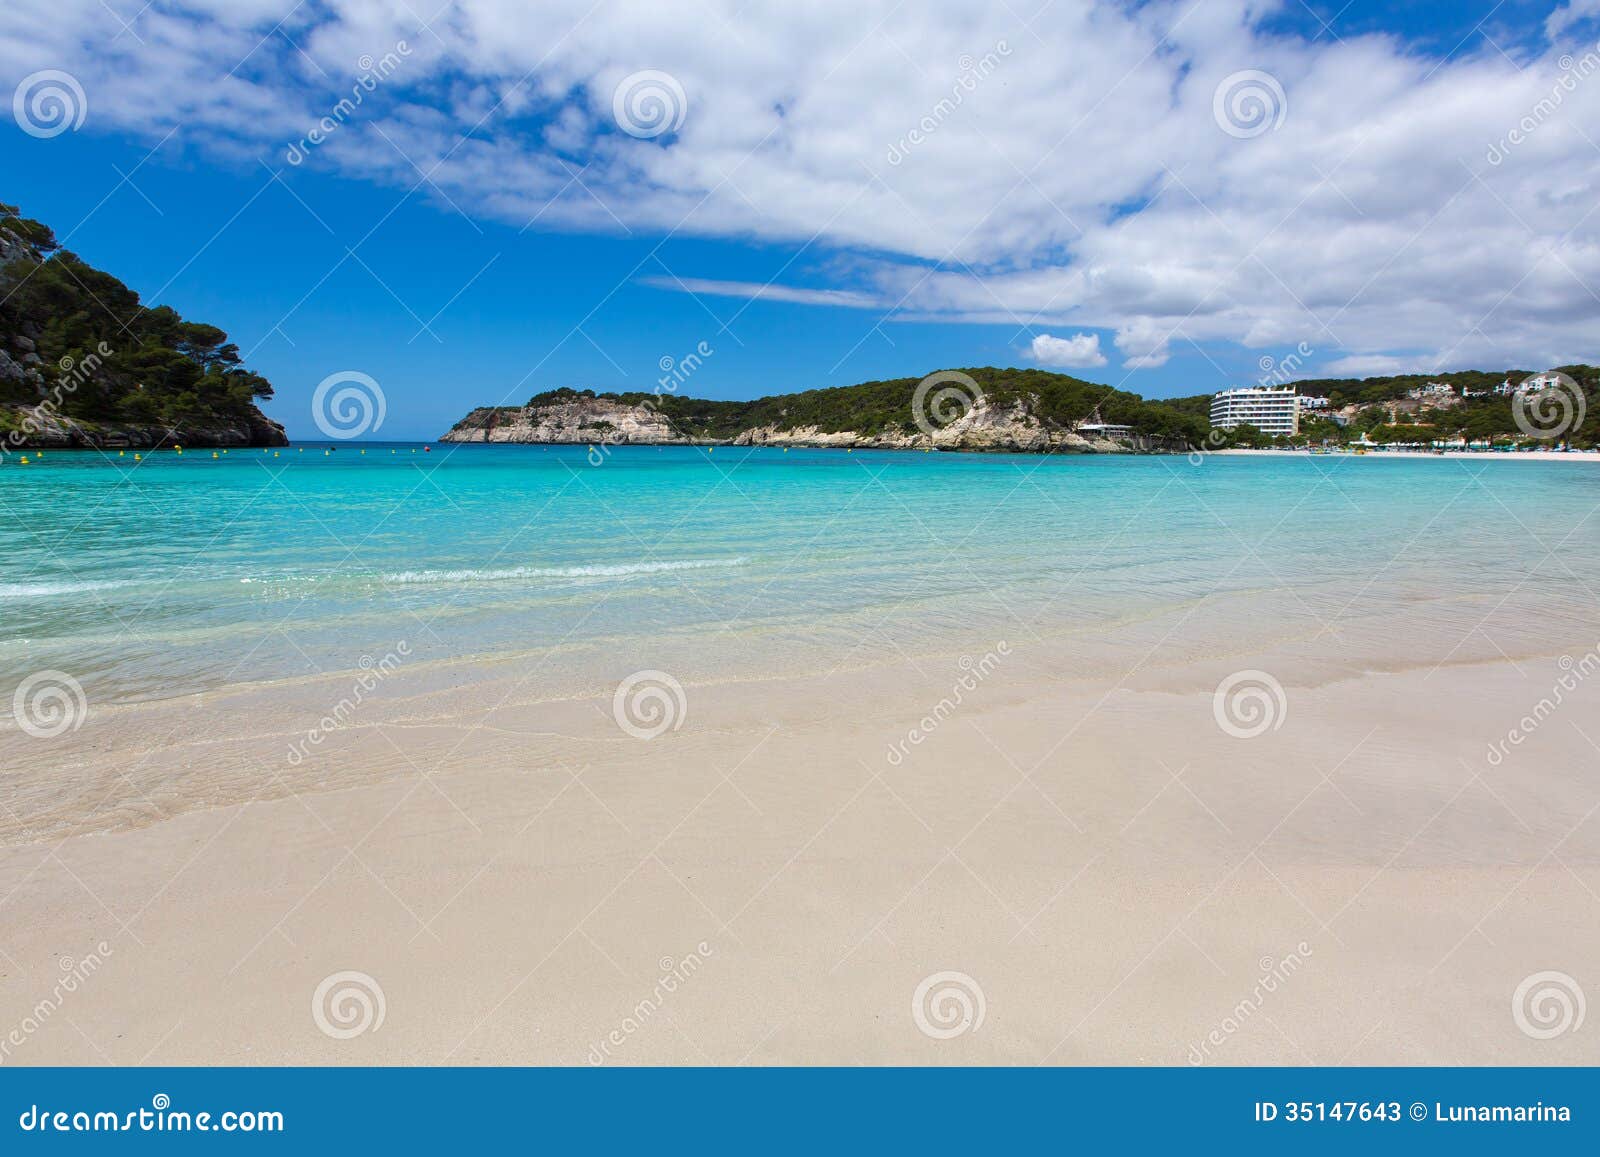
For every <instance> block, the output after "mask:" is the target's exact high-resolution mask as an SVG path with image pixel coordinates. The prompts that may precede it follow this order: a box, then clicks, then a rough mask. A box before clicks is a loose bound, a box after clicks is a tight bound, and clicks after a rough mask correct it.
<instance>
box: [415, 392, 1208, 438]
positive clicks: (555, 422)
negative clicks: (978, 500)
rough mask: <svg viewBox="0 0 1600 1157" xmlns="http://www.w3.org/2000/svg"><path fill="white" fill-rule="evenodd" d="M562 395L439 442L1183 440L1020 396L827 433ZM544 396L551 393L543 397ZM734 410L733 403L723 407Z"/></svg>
mask: <svg viewBox="0 0 1600 1157" xmlns="http://www.w3.org/2000/svg"><path fill="white" fill-rule="evenodd" d="M558 393H559V394H560V395H561V396H558V397H553V398H549V400H544V401H539V400H536V401H535V403H533V404H530V405H528V406H522V407H483V408H480V409H477V410H474V411H472V412H471V413H470V414H468V415H467V416H466V417H465V418H463V419H462V420H461V421H459V422H457V423H456V424H455V425H454V426H453V427H451V429H450V430H449V431H448V432H446V433H445V434H443V435H442V436H441V437H440V439H439V440H440V441H441V442H508V443H533V444H538V443H545V444H565V445H590V446H618V445H734V446H811V447H839V448H847V449H856V448H860V449H883V450H926V449H935V450H972V451H981V450H992V451H1024V452H1029V451H1031V452H1044V451H1065V452H1077V453H1129V452H1140V451H1147V452H1149V451H1164V450H1181V449H1185V448H1186V443H1184V442H1182V441H1181V440H1180V439H1173V438H1163V437H1158V436H1151V435H1143V434H1138V433H1135V434H1131V435H1129V436H1126V437H1122V438H1115V439H1112V438H1106V437H1102V436H1099V434H1098V433H1096V434H1094V435H1090V436H1085V435H1084V434H1080V433H1078V432H1077V431H1076V430H1075V429H1074V428H1073V425H1069V424H1065V423H1059V422H1055V421H1052V420H1050V419H1048V418H1044V417H1041V416H1040V414H1039V413H1038V412H1037V410H1038V407H1037V400H1036V399H1033V398H1030V397H1027V396H1023V397H1017V398H1013V399H1011V400H1009V401H1003V402H999V403H996V402H993V401H991V400H990V399H989V398H987V397H980V398H978V399H977V400H976V402H975V403H973V404H972V405H970V406H969V407H968V408H967V409H966V410H965V412H963V413H961V414H960V415H959V416H958V417H956V418H955V419H954V420H952V421H950V422H948V423H947V424H945V425H943V426H937V427H935V426H932V425H931V424H930V425H929V428H928V429H924V428H922V427H920V426H918V425H917V424H915V423H912V422H907V423H896V424H893V425H890V426H888V427H886V428H882V429H879V430H876V431H874V432H871V433H864V432H862V431H860V430H854V429H824V428H822V427H820V426H819V425H817V424H815V423H794V424H789V423H785V422H781V421H778V422H774V421H766V422H762V423H761V424H759V425H749V426H746V427H745V428H743V429H736V430H722V431H719V432H718V433H716V434H713V433H711V432H709V431H708V430H707V429H706V428H705V425H706V424H705V423H704V422H696V421H693V420H684V419H680V418H674V417H671V416H669V415H668V414H667V413H665V412H664V411H663V409H662V408H661V407H660V406H659V405H658V404H656V403H655V400H654V399H649V400H646V401H641V402H633V401H628V400H623V399H620V398H616V397H605V396H599V397H596V396H587V395H580V394H575V393H573V392H571V391H559V392H558ZM547 397H548V396H547ZM727 404H729V405H732V404H733V403H727Z"/></svg>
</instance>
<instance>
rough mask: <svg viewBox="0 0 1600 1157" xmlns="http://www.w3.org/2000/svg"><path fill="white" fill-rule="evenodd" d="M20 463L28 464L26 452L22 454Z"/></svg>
mask: <svg viewBox="0 0 1600 1157" xmlns="http://www.w3.org/2000/svg"><path fill="white" fill-rule="evenodd" d="M22 464H23V465H24V466H26V465H27V464H28V456H27V455H26V454H24V455H23V456H22Z"/></svg>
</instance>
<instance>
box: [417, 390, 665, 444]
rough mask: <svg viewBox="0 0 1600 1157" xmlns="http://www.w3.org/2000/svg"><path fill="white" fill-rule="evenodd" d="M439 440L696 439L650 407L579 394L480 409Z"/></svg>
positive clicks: (646, 441) (588, 441) (616, 441)
mask: <svg viewBox="0 0 1600 1157" xmlns="http://www.w3.org/2000/svg"><path fill="white" fill-rule="evenodd" d="M439 441H441V442H529V443H564V444H578V445H597V444H600V443H605V444H608V445H619V444H624V443H638V444H641V445H665V444H668V443H674V442H678V443H687V442H688V441H690V439H688V438H685V437H683V436H681V435H680V434H679V433H678V432H677V431H676V430H674V429H673V428H672V424H671V423H670V422H668V421H667V419H666V418H665V417H664V416H663V415H662V414H660V413H658V412H657V411H655V410H653V409H651V408H650V407H649V406H628V405H624V404H622V403H620V402H613V401H610V400H609V399H606V398H577V399H574V400H571V401H562V402H553V403H550V404H549V405H544V406H534V407H524V408H523V409H520V410H515V411H510V410H505V409H492V408H490V409H482V410H474V411H472V413H470V414H468V415H467V416H466V417H465V418H463V419H462V420H461V421H459V422H457V423H456V424H455V425H454V426H453V427H451V429H450V431H449V432H448V433H447V434H445V435H444V436H443V437H442V438H440V439H439Z"/></svg>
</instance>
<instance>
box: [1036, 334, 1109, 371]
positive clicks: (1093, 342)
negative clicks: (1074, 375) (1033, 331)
mask: <svg viewBox="0 0 1600 1157" xmlns="http://www.w3.org/2000/svg"><path fill="white" fill-rule="evenodd" d="M1030 352H1031V353H1032V354H1033V360H1034V361H1036V362H1038V363H1039V364H1040V365H1042V366H1059V367H1061V368H1063V369H1066V368H1069V367H1071V368H1080V369H1081V368H1087V367H1089V366H1103V365H1105V364H1106V355H1105V354H1103V353H1101V352H1100V335H1099V334H1097V333H1075V334H1073V335H1072V336H1071V337H1052V336H1051V335H1050V334H1047V333H1041V334H1039V335H1038V336H1037V337H1035V338H1034V339H1033V345H1032V347H1031V351H1030Z"/></svg>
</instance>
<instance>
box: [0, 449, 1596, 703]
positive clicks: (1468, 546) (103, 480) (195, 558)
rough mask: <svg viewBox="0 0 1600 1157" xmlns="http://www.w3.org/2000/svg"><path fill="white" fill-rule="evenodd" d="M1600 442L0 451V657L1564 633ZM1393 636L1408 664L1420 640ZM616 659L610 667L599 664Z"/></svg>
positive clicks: (445, 655) (1531, 645)
mask: <svg viewBox="0 0 1600 1157" xmlns="http://www.w3.org/2000/svg"><path fill="white" fill-rule="evenodd" d="M1597 507H1600V463H1595V462H1576V461H1574V462H1563V461H1550V462H1544V461H1539V462H1524V461H1488V462H1484V461H1474V460H1450V459H1421V460H1417V459H1409V460H1408V459H1384V458H1381V457H1367V458H1350V457H1324V458H1307V457H1292V456H1287V455H1286V456H1283V457H1281V458H1279V457H1231V456H1214V457H1208V458H1206V459H1205V460H1203V461H1193V460H1190V459H1188V458H1185V457H1181V456H1175V457H1132V456H1128V457H1120V456H1105V457H1093V456H1080V457H1039V456H1029V455H957V454H921V453H903V452H900V453H897V452H864V451H858V452H854V453H846V452H844V451H839V450H792V451H789V452H785V451H783V450H782V449H778V448H761V449H749V448H740V447H720V448H718V449H716V450H715V451H707V450H705V449H700V448H687V447H668V448H655V447H619V448H610V449H609V450H594V451H589V450H586V449H585V448H584V447H539V446H476V445H467V446H454V447H452V446H434V447H432V448H431V450H427V451H425V450H424V448H423V447H421V446H420V445H417V446H413V445H387V444H382V445H380V444H366V445H361V444H356V443H343V444H339V445H338V446H337V447H333V446H325V445H322V444H306V445H304V446H296V447H292V448H288V449H282V450H278V451H272V450H267V451H262V450H234V451H231V452H230V453H228V454H225V455H222V454H219V455H218V456H217V457H216V458H213V457H212V451H210V450H191V451H188V452H185V453H184V454H182V455H181V456H180V455H179V454H176V453H173V452H170V451H165V452H150V453H145V454H144V456H143V460H142V461H136V460H135V458H134V454H133V452H132V451H129V452H127V453H125V454H122V455H118V454H116V453H115V452H112V453H110V454H101V453H96V452H86V451H79V452H64V451H49V452H47V453H46V454H45V455H44V456H43V457H42V458H37V457H35V458H34V460H33V461H31V462H30V463H29V464H28V465H26V466H23V465H20V463H19V462H18V461H17V460H16V459H15V458H13V459H12V460H11V461H8V462H7V463H6V464H5V465H4V466H0V638H3V648H0V685H4V686H10V685H11V684H12V683H15V682H16V681H17V680H18V679H19V678H21V677H22V676H24V675H26V674H27V673H29V672H33V671H38V670H41V669H46V668H49V669H57V670H62V671H67V672H69V673H71V674H72V675H73V676H74V677H75V678H76V679H78V680H79V681H80V682H81V683H82V684H83V686H84V687H85V689H86V690H87V692H88V694H89V695H90V696H91V698H92V699H94V700H95V701H97V702H101V703H111V702H127V701H137V700H148V699H157V698H167V697H172V696H177V695H183V694H188V693H192V692H196V691H205V690H210V689H214V688H217V687H221V686H225V685H230V684H245V683H259V682H265V681H273V680H284V679H296V678H302V677H306V676H313V675H316V674H319V673H324V672H335V671H344V670H352V669H355V668H357V667H359V666H364V665H367V664H370V663H371V662H373V661H375V660H376V659H378V658H379V657H381V656H382V655H384V654H385V653H387V652H390V651H392V650H393V648H394V647H395V646H396V644H397V642H399V641H405V642H406V644H407V648H408V650H409V651H410V652H411V654H412V656H413V657H414V660H415V661H417V662H420V663H422V664H441V665H445V666H449V665H452V664H456V665H459V661H460V660H463V659H467V658H472V657H496V656H498V657H501V658H504V659H506V660H507V661H510V662H517V661H520V660H521V659H522V658H523V657H525V656H529V655H537V656H540V659H541V662H543V663H545V664H546V665H547V666H548V668H549V670H550V672H551V677H552V679H557V680H558V681H559V678H560V677H562V676H568V677H570V679H571V680H573V681H577V682H582V677H586V676H587V675H588V674H591V673H595V672H602V671H604V672H615V671H617V670H621V671H627V670H632V669H635V668H638V667H643V666H652V665H660V663H659V662H658V659H659V657H660V656H662V655H664V654H669V653H671V654H684V653H688V652H690V651H692V652H693V653H694V654H695V655H697V656H698V661H700V662H702V663H704V664H707V665H709V666H710V667H712V668H717V667H719V666H725V667H726V668H727V669H728V670H729V671H732V672H739V673H750V674H763V673H776V674H784V673H795V672H800V671H806V670H827V669H829V668H830V667H831V666H834V665H837V664H839V663H842V662H857V661H860V662H865V661H868V659H870V658H871V657H872V656H874V655H878V656H881V655H884V654H896V653H903V654H904V655H906V656H910V657H914V656H915V655H916V654H918V653H921V652H924V651H928V650H931V649H937V648H940V647H944V648H946V649H950V648H958V647H964V646H967V645H969V644H970V645H975V646H980V647H981V646H982V645H984V641H985V640H993V639H996V638H1002V637H1010V638H1013V639H1016V638H1024V637H1059V638H1061V639H1062V640H1063V642H1062V654H1063V656H1068V657H1070V656H1071V655H1073V654H1081V655H1082V656H1083V663H1084V666H1085V670H1086V671H1087V670H1088V669H1089V668H1091V667H1093V666H1095V665H1096V664H1108V665H1111V666H1115V665H1116V663H1117V662H1118V654H1119V649H1121V650H1127V649H1128V648H1131V647H1132V646H1134V645H1135V644H1134V643H1133V642H1131V641H1130V640H1133V639H1135V638H1137V639H1138V644H1137V645H1138V646H1141V647H1144V646H1151V645H1154V646H1155V647H1156V648H1157V651H1156V657H1155V659H1154V660H1153V661H1154V662H1157V663H1159V662H1164V661H1169V660H1170V661H1172V662H1178V661H1182V660H1184V659H1188V658H1195V657H1205V656H1206V655H1208V654H1234V653H1248V652H1249V651H1251V650H1252V649H1255V648H1259V647H1264V646H1269V645H1278V644H1283V643H1284V642H1285V641H1288V642H1290V643H1294V644H1295V645H1299V646H1302V647H1309V648H1313V649H1315V648H1321V649H1324V650H1326V651H1327V653H1328V654H1329V655H1334V656H1337V657H1338V658H1339V659H1340V660H1341V661H1346V662H1351V663H1358V664H1359V663H1371V664H1378V665H1381V664H1385V663H1389V664H1393V663H1395V662H1400V661H1402V660H1403V658H1404V656H1406V655H1408V654H1414V655H1417V656H1421V657H1422V658H1423V659H1426V660H1427V661H1437V660H1441V659H1442V660H1449V659H1451V658H1458V657H1493V654H1494V652H1497V651H1498V652H1500V653H1502V654H1506V655H1511V656H1513V657H1515V655H1516V654H1517V653H1518V652H1519V650H1520V651H1522V652H1525V653H1527V652H1531V653H1540V652H1541V651H1554V652H1559V650H1560V649H1561V648H1562V646H1564V645H1565V644H1566V643H1569V642H1570V640H1572V639H1573V638H1588V639H1591V640H1592V639H1593V638H1594V636H1595V633H1596V629H1595V624H1596V609H1597V606H1600V599H1597V598H1596V596H1595V593H1594V590H1593V589H1592V588H1591V586H1590V583H1591V582H1593V581H1594V579H1593V576H1595V575H1596V574H1597V573H1600V567H1597V565H1596V564H1597V563H1600V517H1596V508H1597ZM1419 661H1421V660H1419ZM613 677H614V676H613Z"/></svg>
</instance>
